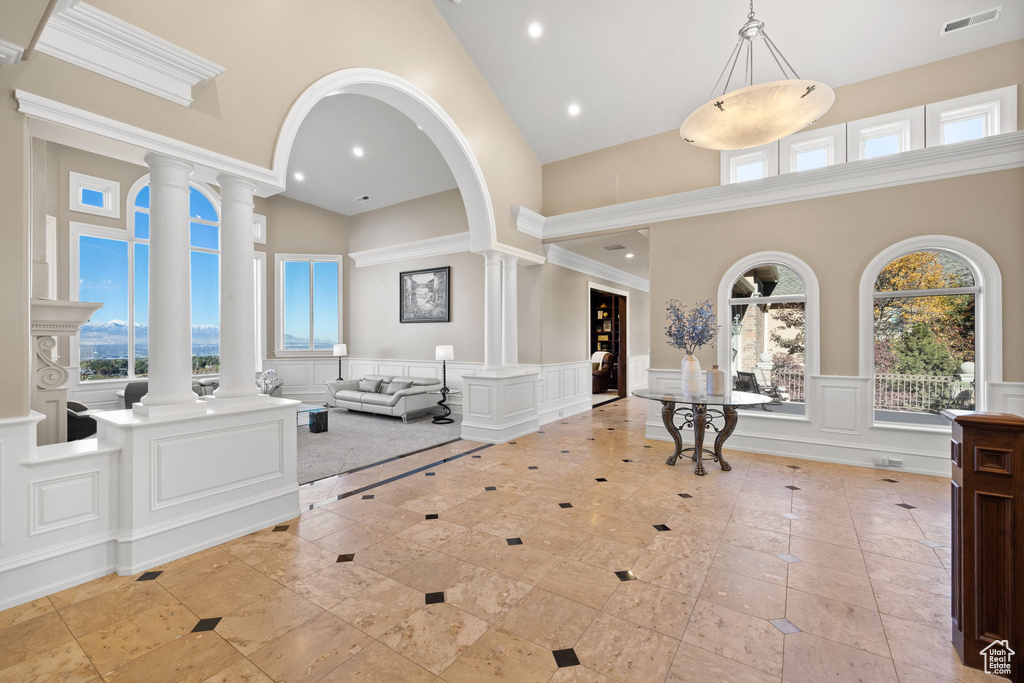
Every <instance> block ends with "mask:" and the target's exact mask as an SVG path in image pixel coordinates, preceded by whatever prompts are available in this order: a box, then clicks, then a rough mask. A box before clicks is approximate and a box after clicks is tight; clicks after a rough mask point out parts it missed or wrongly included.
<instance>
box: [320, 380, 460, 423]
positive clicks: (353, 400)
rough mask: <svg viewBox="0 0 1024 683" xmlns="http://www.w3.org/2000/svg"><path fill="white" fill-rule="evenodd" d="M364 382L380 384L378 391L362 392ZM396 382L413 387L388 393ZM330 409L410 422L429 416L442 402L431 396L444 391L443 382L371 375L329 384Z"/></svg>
mask: <svg viewBox="0 0 1024 683" xmlns="http://www.w3.org/2000/svg"><path fill="white" fill-rule="evenodd" d="M364 380H370V381H375V380H380V387H379V388H378V389H377V391H373V392H371V391H360V389H359V383H360V382H362V381H364ZM392 382H404V383H411V386H410V387H408V388H404V389H395V390H393V391H392V392H391V393H388V390H389V388H390V387H391V383H392ZM326 384H327V405H329V406H333V407H336V408H347V409H348V410H358V411H362V412H364V413H377V414H378V415H392V416H394V417H401V418H402V420H403V421H405V422H408V421H409V416H410V415H415V414H417V413H425V412H426V411H428V410H429V409H430V408H432V407H434V406H435V405H436V404H437V402H438V401H439V400H440V397H439V396H435V395H432V394H430V393H429V392H431V391H439V390H440V389H441V380H439V379H437V378H435V377H394V376H392V375H367V376H366V377H364V378H363V379H362V380H359V379H350V380H345V381H342V382H327V383H326Z"/></svg>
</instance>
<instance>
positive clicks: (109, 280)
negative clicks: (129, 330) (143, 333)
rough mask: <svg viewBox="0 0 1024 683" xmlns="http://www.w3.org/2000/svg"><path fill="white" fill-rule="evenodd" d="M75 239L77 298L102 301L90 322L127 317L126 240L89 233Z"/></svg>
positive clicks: (126, 318) (124, 318)
mask: <svg viewBox="0 0 1024 683" xmlns="http://www.w3.org/2000/svg"><path fill="white" fill-rule="evenodd" d="M78 240H79V241H78V253H79V267H78V300H79V301H100V302H102V303H103V308H101V309H100V310H98V311H96V313H94V314H93V316H92V322H94V323H106V322H110V321H111V320H128V243H127V242H123V241H121V240H108V239H104V238H102V237H92V236H91V235H81V236H80V237H79V238H78ZM125 341H127V340H125Z"/></svg>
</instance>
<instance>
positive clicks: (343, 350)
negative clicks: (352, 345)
mask: <svg viewBox="0 0 1024 683" xmlns="http://www.w3.org/2000/svg"><path fill="white" fill-rule="evenodd" d="M334 355H335V356H338V357H339V358H340V357H342V356H347V355H348V346H347V345H346V344H335V345H334Z"/></svg>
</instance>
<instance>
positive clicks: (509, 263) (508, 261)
mask: <svg viewBox="0 0 1024 683" xmlns="http://www.w3.org/2000/svg"><path fill="white" fill-rule="evenodd" d="M518 263H519V257H518V256H516V255H515V254H502V255H501V265H502V267H503V268H507V269H514V268H515V267H516V264H518Z"/></svg>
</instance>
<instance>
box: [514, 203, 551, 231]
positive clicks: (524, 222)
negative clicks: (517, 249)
mask: <svg viewBox="0 0 1024 683" xmlns="http://www.w3.org/2000/svg"><path fill="white" fill-rule="evenodd" d="M512 220H513V221H515V226H516V230H518V231H519V232H523V233H526V234H527V235H529V236H531V237H536V238H538V239H543V237H544V216H541V215H540V214H539V213H537V212H536V211H531V210H530V209H527V208H526V207H525V206H513V207H512Z"/></svg>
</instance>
